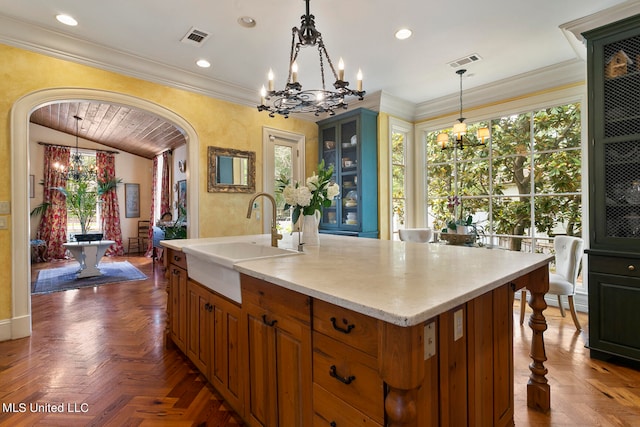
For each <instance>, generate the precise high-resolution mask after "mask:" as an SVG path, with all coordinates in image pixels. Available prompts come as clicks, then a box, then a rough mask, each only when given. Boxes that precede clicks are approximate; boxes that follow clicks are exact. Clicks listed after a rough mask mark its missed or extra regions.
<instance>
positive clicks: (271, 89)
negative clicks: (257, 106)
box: [262, 68, 274, 105]
mask: <svg viewBox="0 0 640 427" xmlns="http://www.w3.org/2000/svg"><path fill="white" fill-rule="evenodd" d="M267 76H268V78H269V92H273V88H274V83H273V70H272V69H271V68H269V74H268V75H267ZM263 87H264V86H263ZM262 104H263V105H264V102H263V103H262Z"/></svg>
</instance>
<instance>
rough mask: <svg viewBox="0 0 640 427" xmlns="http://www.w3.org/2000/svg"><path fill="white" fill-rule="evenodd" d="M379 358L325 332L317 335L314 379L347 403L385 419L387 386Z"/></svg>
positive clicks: (368, 413) (379, 421)
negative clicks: (385, 385)
mask: <svg viewBox="0 0 640 427" xmlns="http://www.w3.org/2000/svg"><path fill="white" fill-rule="evenodd" d="M377 369H378V363H377V359H376V358H374V357H371V356H370V355H368V354H366V353H363V352H361V351H358V350H354V349H353V348H351V347H349V346H346V345H344V344H342V343H340V342H339V341H336V340H334V339H332V338H330V337H327V336H325V335H322V334H319V333H314V334H313V381H314V383H316V384H318V385H319V386H321V387H322V388H324V389H325V390H327V391H329V392H331V393H332V394H334V395H335V396H336V397H337V398H338V399H340V400H342V401H344V402H345V403H346V404H348V405H351V406H353V407H355V408H356V409H358V410H360V411H362V412H363V413H365V414H367V415H368V416H370V417H371V418H372V419H373V420H374V421H376V422H378V423H382V422H383V420H384V385H383V382H382V379H381V378H380V375H378V370H377Z"/></svg>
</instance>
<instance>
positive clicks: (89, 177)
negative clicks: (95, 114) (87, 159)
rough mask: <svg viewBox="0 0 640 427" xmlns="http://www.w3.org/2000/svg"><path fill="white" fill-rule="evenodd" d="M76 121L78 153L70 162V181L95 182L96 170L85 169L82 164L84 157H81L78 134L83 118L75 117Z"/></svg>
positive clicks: (72, 156) (73, 155) (91, 168)
mask: <svg viewBox="0 0 640 427" xmlns="http://www.w3.org/2000/svg"><path fill="white" fill-rule="evenodd" d="M73 118H74V119H76V152H75V154H72V155H71V161H70V162H69V172H68V176H69V179H72V180H74V181H95V179H96V170H95V169H94V168H93V167H85V166H84V165H83V164H82V157H81V156H80V149H79V148H78V133H79V126H78V124H79V123H80V120H82V118H81V117H78V116H73Z"/></svg>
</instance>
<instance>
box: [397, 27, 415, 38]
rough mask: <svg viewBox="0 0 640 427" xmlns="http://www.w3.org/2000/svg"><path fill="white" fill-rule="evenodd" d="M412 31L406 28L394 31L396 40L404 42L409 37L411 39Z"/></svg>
mask: <svg viewBox="0 0 640 427" xmlns="http://www.w3.org/2000/svg"><path fill="white" fill-rule="evenodd" d="M411 34H413V33H412V31H411V30H410V29H408V28H400V29H399V30H398V31H396V38H397V39H398V40H405V39H408V38H409V37H411Z"/></svg>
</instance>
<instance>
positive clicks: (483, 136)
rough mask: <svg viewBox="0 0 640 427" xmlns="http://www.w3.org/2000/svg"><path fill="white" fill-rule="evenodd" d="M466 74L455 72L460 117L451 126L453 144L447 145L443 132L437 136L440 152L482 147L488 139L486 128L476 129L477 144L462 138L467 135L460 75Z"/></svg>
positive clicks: (447, 139) (447, 141)
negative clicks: (457, 79) (458, 78)
mask: <svg viewBox="0 0 640 427" xmlns="http://www.w3.org/2000/svg"><path fill="white" fill-rule="evenodd" d="M466 72H467V70H464V69H462V70H458V71H456V74H458V75H459V76H460V117H459V118H458V122H457V123H454V124H453V131H452V133H453V134H454V136H455V143H454V144H452V145H447V144H448V143H449V134H447V133H445V132H442V133H440V134H438V138H437V142H438V144H439V145H440V148H441V149H442V150H451V149H453V148H458V149H460V150H462V149H464V147H476V146H479V145H484V143H485V140H487V139H489V128H487V127H482V128H479V129H478V132H477V133H476V136H477V138H478V140H479V141H480V142H478V143H470V142H468V141H465V140H464V138H463V137H464V136H465V135H466V133H467V124H466V123H465V122H464V120H465V118H464V117H462V75H463V74H464V73H466Z"/></svg>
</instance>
